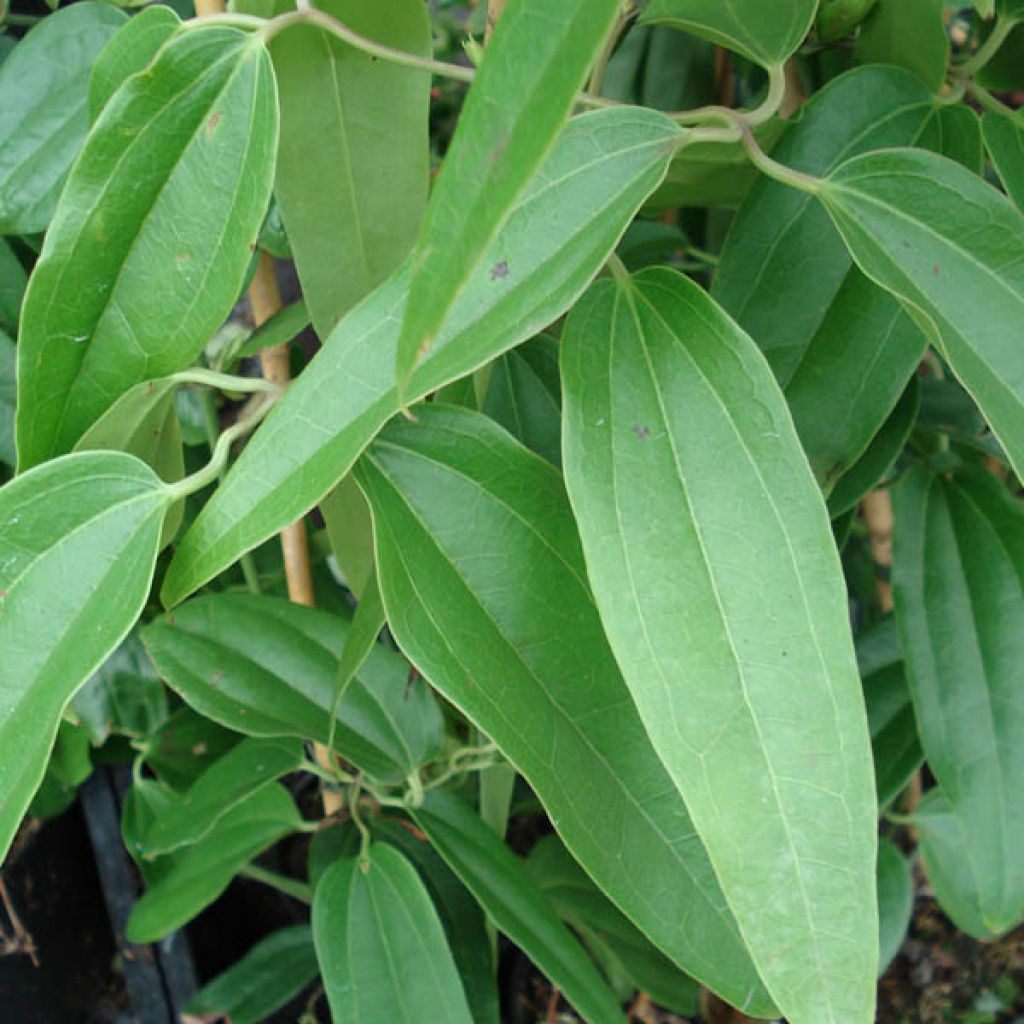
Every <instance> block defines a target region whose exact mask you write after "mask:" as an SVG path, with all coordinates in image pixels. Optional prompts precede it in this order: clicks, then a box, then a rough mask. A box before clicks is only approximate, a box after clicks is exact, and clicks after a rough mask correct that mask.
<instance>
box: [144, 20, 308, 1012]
mask: <svg viewBox="0 0 1024 1024" xmlns="http://www.w3.org/2000/svg"><path fill="white" fill-rule="evenodd" d="M148 10H153V8H152V7H150V8H148ZM318 973H319V967H318V966H317V962H316V949H315V948H314V946H313V932H312V930H311V929H310V927H309V925H305V924H300V925H295V926H293V927H291V928H282V929H281V930H280V931H276V932H273V933H272V934H270V935H268V936H267V937H266V938H265V939H261V940H260V941H259V942H257V943H256V945H255V946H253V947H252V949H250V950H249V952H248V953H246V954H245V956H243V957H242V959H241V960H239V961H238V962H237V963H234V964H232V965H231V966H230V967H229V968H228V969H227V970H226V971H224V972H223V973H221V974H218V975H217V977H216V978H214V979H213V981H210V982H207V983H206V984H205V985H204V986H203V987H202V988H201V989H200V990H199V991H198V992H197V993H196V994H195V995H194V996H193V997H192V999H191V1001H190V1002H189V1004H188V1006H187V1007H186V1012H187V1013H189V1014H193V1015H196V1016H198V1015H200V1014H210V1015H211V1016H214V1017H221V1018H223V1019H225V1020H230V1021H231V1022H232V1024H260V1021H262V1020H266V1018H267V1016H268V1015H270V1014H273V1013H274V1012H275V1011H276V1010H278V1009H280V1008H281V1007H282V1006H284V1005H285V1003H287V1002H288V1001H289V1000H290V999H292V998H293V997H294V996H297V995H298V994H299V993H300V992H301V991H302V990H303V989H304V988H305V987H306V986H307V985H308V984H309V983H310V982H311V981H312V980H313V979H314V978H315V977H316V976H317V974H318Z"/></svg>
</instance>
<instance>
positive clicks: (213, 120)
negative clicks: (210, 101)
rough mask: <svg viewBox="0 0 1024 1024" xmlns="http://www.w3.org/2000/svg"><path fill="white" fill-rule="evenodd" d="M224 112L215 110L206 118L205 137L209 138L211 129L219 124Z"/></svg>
mask: <svg viewBox="0 0 1024 1024" xmlns="http://www.w3.org/2000/svg"><path fill="white" fill-rule="evenodd" d="M223 116H224V114H223V113H222V112H221V111H220V110H215V111H214V112H213V113H212V114H211V115H210V116H209V117H208V118H207V119H206V137H207V138H209V137H210V136H211V135H212V134H213V130H214V129H215V128H216V127H217V125H219V124H220V119H221V118H222V117H223Z"/></svg>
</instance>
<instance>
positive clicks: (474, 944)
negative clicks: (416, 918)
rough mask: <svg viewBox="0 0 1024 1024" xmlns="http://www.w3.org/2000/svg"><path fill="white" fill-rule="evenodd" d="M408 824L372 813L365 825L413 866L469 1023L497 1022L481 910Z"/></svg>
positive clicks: (495, 991) (494, 987) (493, 980)
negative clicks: (455, 973)
mask: <svg viewBox="0 0 1024 1024" xmlns="http://www.w3.org/2000/svg"><path fill="white" fill-rule="evenodd" d="M409 824H410V823H409V822H407V821H403V822H401V823H399V822H398V821H397V820H396V819H394V818H383V817H377V818H375V819H374V820H373V821H372V822H371V823H370V828H371V829H372V831H373V834H374V836H376V837H378V838H382V839H385V840H386V841H387V843H388V845H389V846H394V847H397V848H398V849H399V850H400V851H401V852H402V853H403V854H404V855H405V857H406V858H407V859H408V861H409V863H410V864H412V866H413V867H414V868H416V870H417V871H418V872H419V875H420V878H421V879H422V880H423V884H424V885H425V886H426V888H427V892H428V893H429V894H430V899H431V901H432V902H433V904H434V909H435V910H436V911H437V915H438V917H439V918H440V919H441V924H442V925H443V926H444V932H445V936H446V937H447V939H448V945H449V947H450V948H451V951H452V956H453V957H454V958H455V966H456V967H457V968H458V970H459V977H460V978H461V979H462V987H463V989H464V990H465V992H466V1000H467V1002H468V1003H469V1008H470V1010H471V1011H472V1013H473V1024H498V1020H499V1018H500V1007H499V1001H498V988H497V983H496V982H497V979H496V977H495V969H494V961H493V959H492V957H491V939H490V937H489V936H488V931H487V924H486V920H485V917H484V912H483V910H482V908H481V907H480V904H479V903H478V902H477V901H476V899H475V897H474V896H473V895H472V893H470V891H469V890H468V889H467V888H466V887H465V886H464V885H463V884H462V882H461V881H459V878H458V876H457V875H456V874H455V873H454V872H453V871H452V869H451V868H450V867H448V865H447V864H446V863H445V862H444V859H443V858H442V857H441V855H440V854H439V853H438V852H437V850H435V849H434V847H433V846H431V844H430V842H429V841H428V840H427V838H426V837H425V836H424V835H423V833H422V832H419V831H416V832H415V833H414V831H413V830H411V829H410V828H409V827H407V826H408V825H409Z"/></svg>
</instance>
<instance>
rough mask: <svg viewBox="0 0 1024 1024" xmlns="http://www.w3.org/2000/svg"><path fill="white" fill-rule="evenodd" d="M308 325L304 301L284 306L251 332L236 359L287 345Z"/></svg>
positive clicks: (307, 310)
mask: <svg viewBox="0 0 1024 1024" xmlns="http://www.w3.org/2000/svg"><path fill="white" fill-rule="evenodd" d="M309 324H310V319H309V308H308V307H307V305H306V302H305V300H304V299H299V301H298V302H292V303H290V304H289V305H287V306H285V307H284V309H282V310H281V312H280V313H276V314H274V316H272V317H271V318H270V319H269V320H268V321H267V322H266V323H265V324H263V325H262V326H261V327H259V328H258V329H257V330H255V331H253V332H252V334H251V335H250V336H249V338H248V339H247V340H246V341H245V342H244V344H243V345H242V346H241V347H240V348H239V350H238V352H237V357H238V358H239V359H244V358H245V357H246V356H255V355H259V353H260V352H262V351H263V350H264V349H265V348H273V347H275V346H277V345H287V344H289V343H290V342H291V341H293V340H294V339H295V338H296V337H298V335H299V334H301V333H302V332H303V331H304V330H305V329H306V328H307V327H308V326H309Z"/></svg>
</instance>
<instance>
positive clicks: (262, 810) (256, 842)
mask: <svg viewBox="0 0 1024 1024" xmlns="http://www.w3.org/2000/svg"><path fill="white" fill-rule="evenodd" d="M301 827H302V818H301V816H300V815H299V812H298V809H297V808H296V806H295V803H294V802H293V801H292V798H291V794H289V792H288V790H286V789H285V788H284V786H281V785H280V784H278V783H276V782H275V783H272V784H271V785H270V786H268V787H266V788H265V789H261V790H258V791H257V792H255V793H252V794H251V795H250V796H249V797H248V798H247V799H245V800H243V801H242V803H240V804H238V805H237V806H235V807H233V808H232V809H231V810H230V811H228V813H227V814H225V815H224V817H222V818H221V819H220V821H218V822H217V824H216V825H215V826H214V828H213V830H212V831H211V832H209V833H208V834H207V835H206V836H205V838H203V839H202V840H201V841H199V842H198V843H196V844H195V845H193V846H190V847H189V848H188V849H186V850H183V851H182V852H181V854H180V855H178V856H172V857H170V858H168V863H167V864H165V863H164V862H160V867H161V871H160V873H159V875H158V876H157V878H156V880H155V881H154V882H153V884H152V885H151V886H149V888H147V890H146V892H145V893H144V894H143V896H142V898H141V899H140V900H139V901H138V902H137V903H136V904H135V906H134V907H132V912H131V914H130V915H129V917H128V923H127V925H126V927H125V935H126V936H127V938H128V940H129V941H130V942H155V941H156V940H157V939H162V938H163V937H164V936H165V935H169V934H170V933H171V932H173V931H174V930H175V929H176V928H180V927H181V926H182V925H184V924H187V923H188V922H189V921H191V920H192V918H193V917H195V916H196V915H197V914H198V913H199V912H200V911H202V910H204V909H205V908H206V907H208V906H209V905H210V904H211V903H213V901H214V900H216V899H217V897H218V896H220V894H221V893H222V892H223V891H224V890H225V889H226V888H227V887H228V885H229V884H230V883H231V879H232V878H234V877H235V875H236V874H238V872H239V871H241V870H242V868H244V867H245V866H246V865H247V864H248V863H249V862H250V861H251V860H253V859H254V858H255V857H257V856H259V854H261V853H262V852H263V851H264V850H266V849H267V848H268V847H270V846H272V845H273V844H274V843H276V842H277V841H278V840H279V839H283V838H284V837H285V836H287V835H290V834H291V833H292V832H296V831H298V829H300V828H301Z"/></svg>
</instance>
